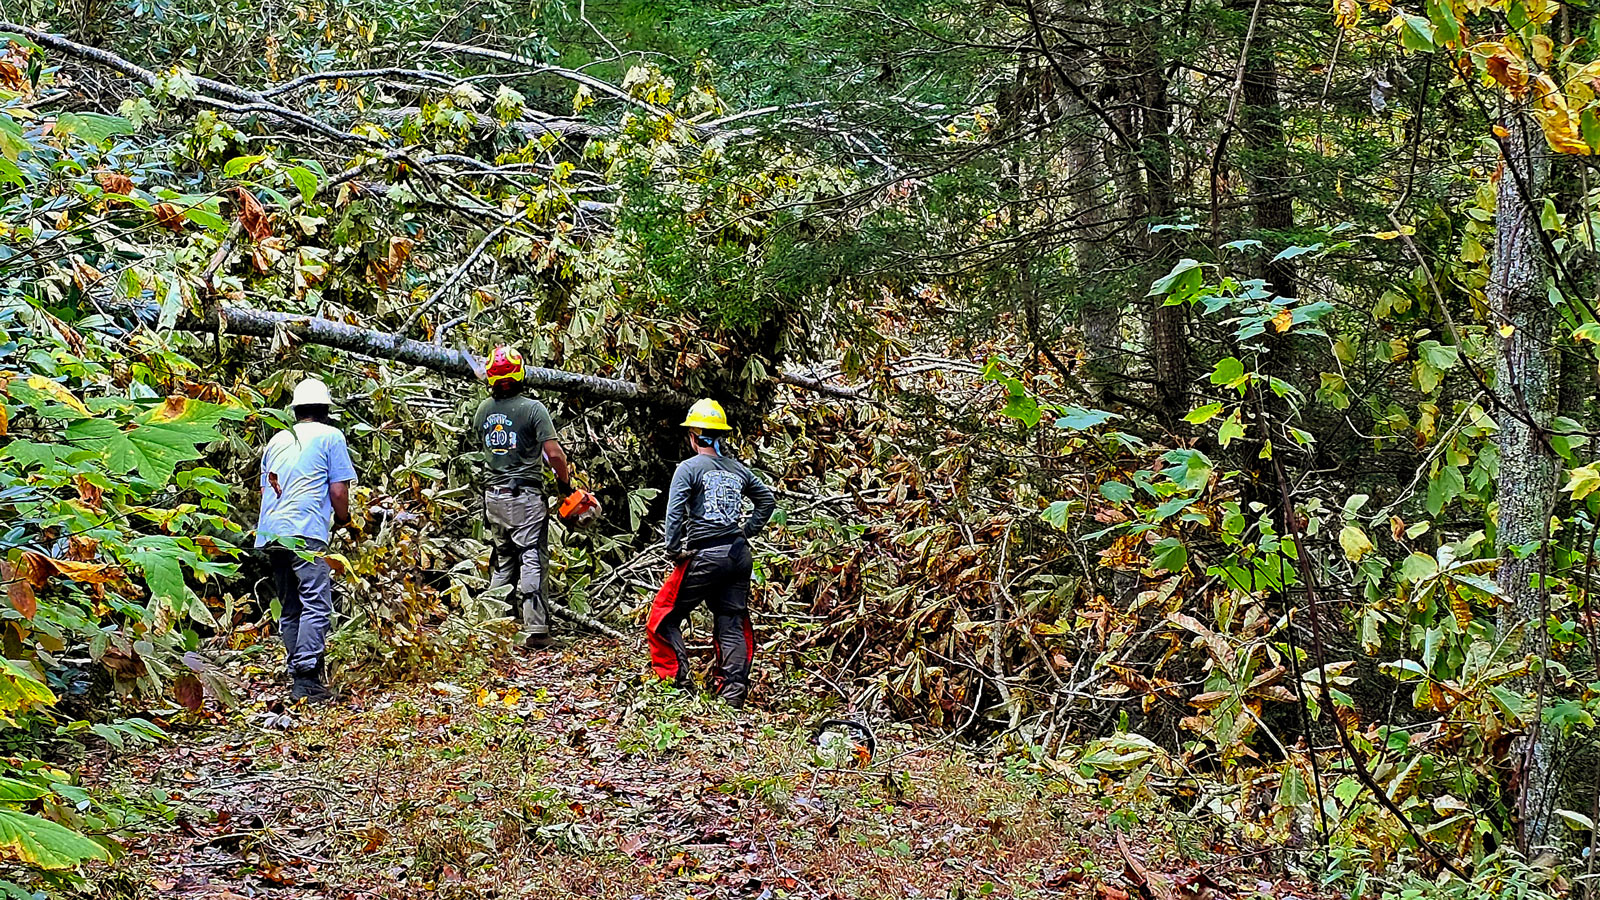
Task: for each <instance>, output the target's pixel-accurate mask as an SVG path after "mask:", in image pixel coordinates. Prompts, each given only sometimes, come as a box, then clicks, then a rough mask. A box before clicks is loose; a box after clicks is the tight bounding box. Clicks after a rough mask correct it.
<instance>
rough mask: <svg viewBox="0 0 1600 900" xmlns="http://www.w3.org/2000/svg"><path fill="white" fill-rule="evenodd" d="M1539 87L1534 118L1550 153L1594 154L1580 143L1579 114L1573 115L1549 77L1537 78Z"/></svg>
mask: <svg viewBox="0 0 1600 900" xmlns="http://www.w3.org/2000/svg"><path fill="white" fill-rule="evenodd" d="M1534 84H1535V85H1536V86H1537V87H1538V91H1539V95H1538V98H1537V99H1538V104H1539V105H1538V108H1537V109H1535V110H1534V116H1535V117H1536V118H1537V119H1538V120H1539V127H1540V128H1542V129H1543V130H1544V137H1545V140H1546V141H1548V142H1549V143H1550V149H1552V150H1555V151H1556V152H1557V153H1565V154H1568V155H1571V156H1588V155H1589V154H1590V153H1592V152H1593V151H1592V150H1590V148H1589V143H1588V142H1587V141H1585V140H1584V139H1583V134H1582V132H1581V131H1580V129H1579V124H1578V114H1577V113H1575V112H1573V110H1572V106H1571V104H1569V103H1567V96H1566V95H1565V94H1563V93H1561V89H1560V88H1558V87H1556V83H1555V82H1554V81H1551V80H1550V76H1549V75H1539V76H1537V77H1536V78H1535V79H1534Z"/></svg>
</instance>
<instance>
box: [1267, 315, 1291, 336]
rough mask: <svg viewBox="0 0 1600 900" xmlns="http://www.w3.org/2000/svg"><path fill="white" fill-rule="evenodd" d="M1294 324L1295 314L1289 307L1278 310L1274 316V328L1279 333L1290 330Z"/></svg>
mask: <svg viewBox="0 0 1600 900" xmlns="http://www.w3.org/2000/svg"><path fill="white" fill-rule="evenodd" d="M1293 325H1294V314H1293V313H1291V312H1289V311H1288V310H1287V309H1280V310H1278V314H1277V315H1275V316H1273V317H1272V330H1273V331H1276V332H1277V333H1279V334H1283V333H1284V332H1285V331H1288V330H1289V329H1290V327H1292V326H1293Z"/></svg>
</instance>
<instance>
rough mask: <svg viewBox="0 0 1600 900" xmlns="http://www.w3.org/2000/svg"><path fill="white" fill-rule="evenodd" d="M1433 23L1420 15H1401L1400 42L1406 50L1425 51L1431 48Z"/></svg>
mask: <svg viewBox="0 0 1600 900" xmlns="http://www.w3.org/2000/svg"><path fill="white" fill-rule="evenodd" d="M1433 35H1434V32H1433V23H1432V22H1429V21H1428V20H1427V19H1425V18H1423V17H1422V16H1413V15H1409V14H1402V15H1401V25H1400V43H1401V45H1403V46H1404V47H1405V48H1406V49H1407V50H1411V51H1413V52H1416V53H1427V52H1429V51H1431V50H1433Z"/></svg>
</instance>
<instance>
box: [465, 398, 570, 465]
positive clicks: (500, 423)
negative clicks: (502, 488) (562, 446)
mask: <svg viewBox="0 0 1600 900" xmlns="http://www.w3.org/2000/svg"><path fill="white" fill-rule="evenodd" d="M472 433H473V435H474V436H475V437H476V439H477V441H478V446H479V447H481V448H482V449H483V462H484V473H485V475H486V476H487V477H486V479H485V480H486V481H487V482H488V483H489V484H491V485H495V484H509V483H510V482H511V481H512V480H513V479H516V480H519V481H531V482H535V483H537V482H538V481H539V479H541V478H543V477H544V442H545V441H551V440H555V437H556V423H555V422H554V421H553V420H551V418H550V410H548V409H546V408H545V406H544V404H543V403H540V402H539V401H537V400H535V399H533V398H532V397H526V396H523V395H521V394H517V395H516V396H513V397H506V398H505V399H503V400H502V399H496V398H494V397H490V398H489V399H487V400H485V401H483V402H482V403H480V404H479V405H478V412H477V413H476V414H475V415H474V416H473V417H472Z"/></svg>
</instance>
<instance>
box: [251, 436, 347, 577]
mask: <svg viewBox="0 0 1600 900" xmlns="http://www.w3.org/2000/svg"><path fill="white" fill-rule="evenodd" d="M271 475H277V476H278V487H277V489H274V488H273V486H272V482H271V480H270V478H269V476H271ZM355 480H356V469H355V466H353V465H351V463H350V448H349V447H348V446H346V444H345V441H344V434H343V433H342V432H340V431H339V429H337V428H334V427H333V426H332V425H324V424H323V423H321V422H300V423H298V424H296V425H295V426H294V430H293V431H280V432H278V433H277V434H276V435H274V436H273V438H272V440H271V441H270V442H269V443H268V444H267V449H266V452H264V453H262V454H261V518H259V519H257V520H256V546H257V547H265V546H266V545H268V544H271V543H275V542H276V539H277V538H279V537H299V538H305V539H307V540H318V541H324V542H325V541H327V540H328V537H329V534H330V526H331V525H332V523H333V500H332V498H330V497H329V496H328V485H330V484H335V483H337V482H340V481H350V482H353V481H355ZM280 491H281V493H280Z"/></svg>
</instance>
